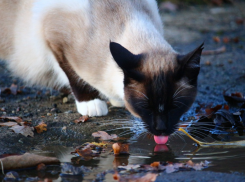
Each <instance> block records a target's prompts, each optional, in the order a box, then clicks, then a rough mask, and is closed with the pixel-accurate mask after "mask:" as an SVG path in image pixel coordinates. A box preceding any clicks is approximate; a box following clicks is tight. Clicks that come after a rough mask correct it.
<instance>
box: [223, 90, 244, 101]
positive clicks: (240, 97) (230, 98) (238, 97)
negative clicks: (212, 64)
mask: <svg viewBox="0 0 245 182" xmlns="http://www.w3.org/2000/svg"><path fill="white" fill-rule="evenodd" d="M223 96H224V99H225V100H226V101H227V102H232V103H243V102H245V98H244V97H243V94H242V93H240V92H236V93H231V94H230V95H229V94H226V90H225V91H224V92H223Z"/></svg>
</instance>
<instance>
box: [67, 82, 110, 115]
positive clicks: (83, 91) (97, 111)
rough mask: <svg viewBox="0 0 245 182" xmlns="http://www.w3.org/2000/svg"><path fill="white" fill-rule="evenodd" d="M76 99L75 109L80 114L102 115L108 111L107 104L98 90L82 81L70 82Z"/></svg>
mask: <svg viewBox="0 0 245 182" xmlns="http://www.w3.org/2000/svg"><path fill="white" fill-rule="evenodd" d="M70 85H71V88H72V91H73V94H74V96H75V100H76V106H77V111H78V112H79V113H80V114H82V115H88V116H104V115H107V113H108V108H107V104H106V102H105V101H104V100H102V99H101V98H100V96H99V92H98V91H97V90H95V89H94V88H92V87H91V86H90V85H88V84H86V83H84V82H83V81H80V82H76V84H74V83H70Z"/></svg>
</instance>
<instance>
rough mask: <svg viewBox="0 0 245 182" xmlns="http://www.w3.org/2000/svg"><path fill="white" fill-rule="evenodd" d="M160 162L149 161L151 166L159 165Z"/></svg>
mask: <svg viewBox="0 0 245 182" xmlns="http://www.w3.org/2000/svg"><path fill="white" fill-rule="evenodd" d="M159 165H160V162H153V163H151V167H159Z"/></svg>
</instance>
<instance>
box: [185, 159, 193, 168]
mask: <svg viewBox="0 0 245 182" xmlns="http://www.w3.org/2000/svg"><path fill="white" fill-rule="evenodd" d="M186 165H187V166H188V167H193V166H194V165H195V164H194V163H193V162H192V161H191V160H189V161H188V162H187V163H186Z"/></svg>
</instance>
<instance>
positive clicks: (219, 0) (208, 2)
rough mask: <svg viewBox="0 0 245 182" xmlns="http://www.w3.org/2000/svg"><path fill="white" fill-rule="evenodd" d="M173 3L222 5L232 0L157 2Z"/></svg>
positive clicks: (162, 0) (161, 0) (159, 1)
mask: <svg viewBox="0 0 245 182" xmlns="http://www.w3.org/2000/svg"><path fill="white" fill-rule="evenodd" d="M167 1H168V2H172V3H174V4H189V5H191V4H193V5H194V4H216V5H218V4H222V3H227V2H228V3H229V2H231V0H157V2H158V3H161V2H167Z"/></svg>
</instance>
